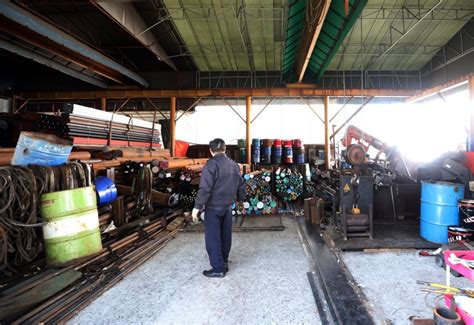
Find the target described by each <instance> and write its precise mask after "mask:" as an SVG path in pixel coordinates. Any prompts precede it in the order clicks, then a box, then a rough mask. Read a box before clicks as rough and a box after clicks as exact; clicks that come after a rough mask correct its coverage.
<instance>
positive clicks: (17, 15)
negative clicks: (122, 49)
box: [0, 1, 148, 87]
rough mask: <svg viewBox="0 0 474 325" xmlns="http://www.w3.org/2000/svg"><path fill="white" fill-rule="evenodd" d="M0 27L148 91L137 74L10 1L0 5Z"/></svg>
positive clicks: (82, 64) (145, 83)
mask: <svg viewBox="0 0 474 325" xmlns="http://www.w3.org/2000/svg"><path fill="white" fill-rule="evenodd" d="M0 27H1V28H2V30H4V31H8V33H9V34H12V35H14V36H16V37H18V38H20V39H22V40H24V41H26V42H29V43H31V44H33V45H36V46H37V47H40V48H43V49H46V50H48V51H50V52H52V53H54V54H56V55H58V56H60V57H62V58H64V59H66V60H69V61H72V62H74V63H76V64H78V65H80V66H82V67H84V68H87V69H89V70H91V71H94V72H96V73H98V74H100V75H102V76H104V77H106V78H108V79H111V80H114V81H116V82H119V83H124V84H125V83H127V81H128V79H127V78H129V79H131V80H133V81H135V82H137V83H139V84H140V85H142V86H144V87H148V82H147V81H146V80H145V79H143V78H142V77H141V76H140V75H138V74H137V73H135V72H133V71H132V70H130V69H128V68H126V67H125V66H123V65H122V64H120V63H118V62H116V61H114V60H112V59H111V58H109V57H108V56H106V55H104V54H102V53H101V52H99V51H97V50H96V49H94V48H92V47H90V46H89V45H87V44H85V43H83V42H82V41H80V40H78V39H76V38H74V37H73V36H71V35H70V34H67V33H66V32H64V31H62V30H61V29H60V28H58V27H56V26H55V25H53V24H51V23H49V22H46V21H45V20H43V19H41V18H40V17H38V16H36V15H34V14H32V13H31V12H29V11H27V10H25V9H23V8H22V7H21V6H19V5H16V4H14V3H12V2H10V1H1V2H0Z"/></svg>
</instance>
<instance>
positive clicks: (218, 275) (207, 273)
mask: <svg viewBox="0 0 474 325" xmlns="http://www.w3.org/2000/svg"><path fill="white" fill-rule="evenodd" d="M202 274H203V275H204V276H207V277H208V278H223V277H225V272H216V271H214V269H210V270H206V271H203V272H202Z"/></svg>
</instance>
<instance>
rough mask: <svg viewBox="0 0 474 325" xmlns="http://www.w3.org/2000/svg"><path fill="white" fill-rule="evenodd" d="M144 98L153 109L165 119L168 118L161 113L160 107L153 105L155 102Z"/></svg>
mask: <svg viewBox="0 0 474 325" xmlns="http://www.w3.org/2000/svg"><path fill="white" fill-rule="evenodd" d="M146 100H147V101H148V102H149V103H150V105H151V106H152V107H153V108H154V109H155V110H158V113H160V114H161V116H162V117H163V118H164V119H165V121H166V120H168V118H167V117H166V116H165V114H163V112H162V111H161V109H159V108H158V106H156V105H155V103H153V101H152V100H151V99H150V98H149V97H147V98H146Z"/></svg>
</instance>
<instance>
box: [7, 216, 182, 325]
mask: <svg viewBox="0 0 474 325" xmlns="http://www.w3.org/2000/svg"><path fill="white" fill-rule="evenodd" d="M181 214H182V211H173V212H171V213H170V214H168V215H166V214H163V213H154V214H153V215H150V216H147V217H144V218H141V219H139V220H137V221H136V222H135V223H134V224H130V225H127V226H128V227H127V229H116V230H113V231H111V232H110V233H109V234H108V235H107V236H106V237H104V249H103V251H102V252H101V253H100V254H99V255H98V256H96V257H94V258H92V259H89V260H88V261H85V262H82V263H81V264H78V265H72V266H69V267H66V268H63V269H60V270H57V271H56V272H54V273H52V272H49V271H48V270H44V271H43V272H41V273H40V274H39V275H36V277H35V278H33V279H32V280H30V282H29V283H27V282H24V284H20V285H19V286H17V287H13V288H11V287H10V288H9V291H10V292H14V293H13V296H15V297H17V298H18V297H19V296H20V295H24V299H23V300H25V301H29V299H28V297H30V295H31V294H30V292H33V293H34V292H38V289H37V288H39V287H40V286H41V284H42V283H44V282H45V281H49V280H52V281H54V280H55V279H58V278H59V277H60V276H61V275H65V274H67V273H68V272H69V273H70V272H75V274H76V278H75V279H77V280H75V281H74V282H72V283H71V284H69V285H67V286H63V287H62V288H59V289H58V290H57V292H56V293H55V294H54V295H52V296H50V297H45V299H42V301H39V305H38V303H35V304H30V306H28V305H26V308H24V310H22V311H21V312H20V313H19V315H20V316H18V313H17V316H15V315H11V316H7V317H6V318H4V319H3V320H2V322H3V321H5V322H8V323H9V322H12V321H13V322H16V323H27V324H29V323H60V322H65V321H67V320H68V319H70V318H71V317H73V316H74V315H75V314H76V313H77V312H78V311H79V310H81V309H82V308H84V307H85V306H87V305H88V304H89V303H91V302H92V301H93V300H94V299H95V298H96V297H98V296H99V295H101V294H102V293H103V292H105V291H106V290H108V289H109V288H110V287H111V286H113V285H114V284H116V283H117V282H118V281H120V280H121V279H122V278H123V277H124V276H126V275H127V274H129V273H130V272H131V271H133V270H134V269H136V268H137V267H138V266H139V265H141V264H142V263H144V262H145V261H146V260H147V259H149V258H150V257H152V256H153V255H154V254H155V253H156V252H158V251H159V250H160V249H162V248H163V247H164V245H165V244H166V243H167V242H169V241H170V240H171V239H172V238H173V237H174V236H175V235H176V234H177V232H178V231H179V229H180V227H181V225H182V223H183V221H184V218H183V217H181V216H180V215H181ZM57 282H58V281H57ZM20 297H21V296H20ZM21 298H23V297H21ZM30 299H31V298H30ZM0 303H1V304H2V306H8V301H6V300H4V299H1V298H0ZM23 306H24V305H23ZM18 317H19V318H18Z"/></svg>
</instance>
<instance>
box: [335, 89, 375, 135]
mask: <svg viewBox="0 0 474 325" xmlns="http://www.w3.org/2000/svg"><path fill="white" fill-rule="evenodd" d="M372 99H373V97H370V98H368V99H367V100H366V101H365V103H363V104H362V105H360V107H359V108H358V109H357V110H356V111H355V112H354V113H352V115H351V116H349V118H348V119H347V120H345V121H344V123H342V125H341V126H339V127H338V128H337V130H336V131H334V133H333V134H332V135H331V137H330V138H331V139H332V138H334V137H335V136H336V134H337V133H338V132H339V131H341V130H342V128H343V127H345V126H346V125H347V123H349V122H350V121H351V120H352V119H353V118H354V117H355V116H356V115H357V114H359V112H360V111H361V110H362V109H363V108H364V107H365V106H366V105H367V104H368V103H369V102H370V101H371V100H372Z"/></svg>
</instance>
